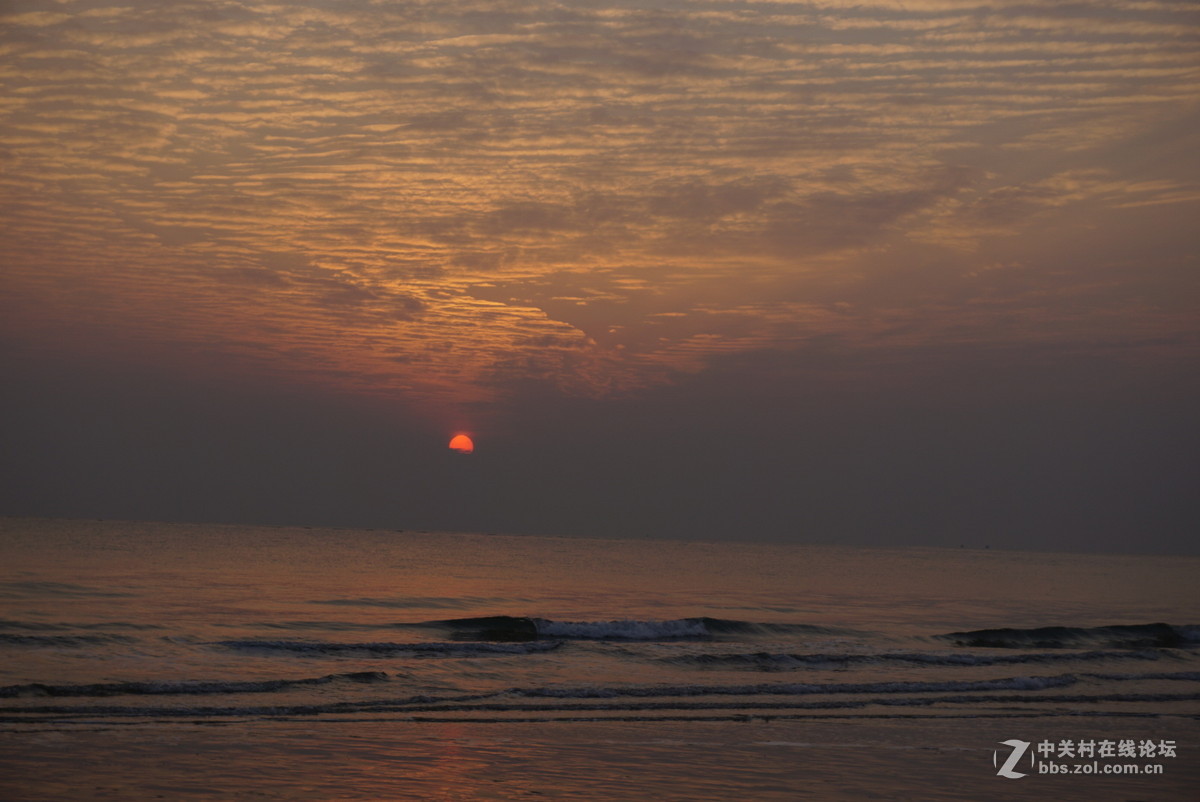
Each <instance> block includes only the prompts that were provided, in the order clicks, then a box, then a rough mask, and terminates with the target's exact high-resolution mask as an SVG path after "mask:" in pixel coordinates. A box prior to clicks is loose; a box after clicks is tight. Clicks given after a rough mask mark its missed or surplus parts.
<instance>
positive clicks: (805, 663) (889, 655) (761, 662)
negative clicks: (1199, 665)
mask: <svg viewBox="0 0 1200 802" xmlns="http://www.w3.org/2000/svg"><path fill="white" fill-rule="evenodd" d="M1164 655H1170V652H1164V651H1160V650H1149V649H1147V650H1141V651H1091V652H1051V653H1041V654H1039V653H1033V654H987V655H983V654H962V653H956V652H939V653H936V654H930V653H921V652H883V653H879V654H857V653H855V654H776V653H771V652H734V653H727V654H688V655H678V656H672V657H661V658H658V659H659V661H660V662H663V663H670V664H672V665H682V666H694V667H698V668H717V669H733V670H739V669H741V670H748V671H790V670H797V669H806V668H807V669H824V668H828V669H835V668H844V667H848V666H858V665H863V664H868V665H870V664H889V663H901V664H905V665H928V666H997V665H1020V664H1029V663H1033V664H1044V663H1061V662H1077V661H1078V662H1089V661H1099V660H1158V659H1160V658H1162V657H1163V656H1164Z"/></svg>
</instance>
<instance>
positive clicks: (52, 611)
mask: <svg viewBox="0 0 1200 802" xmlns="http://www.w3.org/2000/svg"><path fill="white" fill-rule="evenodd" d="M2 534H3V537H2V538H0V543H2V544H3V546H2V549H3V557H4V558H5V559H4V560H3V565H4V566H5V568H4V569H3V575H2V576H0V601H2V602H3V607H2V608H0V610H2V612H0V648H2V649H3V656H4V658H5V659H4V661H3V663H2V667H0V743H2V744H3V748H2V749H0V797H3V798H4V799H12V800H49V799H64V798H70V799H106V798H108V799H153V798H166V799H228V798H263V799H522V798H548V799H555V798H564V799H565V798H571V799H630V800H633V799H646V798H660V799H678V800H685V799H730V798H742V799H847V800H849V799H872V798H875V799H978V798H989V799H1009V798H1011V799H1044V798H1055V799H1067V800H1070V799H1080V800H1083V799H1088V800H1104V799H1113V800H1130V799H1154V800H1171V799H1187V798H1190V795H1191V793H1192V791H1193V790H1194V788H1195V786H1196V781H1197V779H1198V776H1197V775H1198V768H1200V762H1198V761H1197V759H1196V755H1197V749H1198V748H1200V724H1198V721H1200V673H1198V669H1200V655H1198V654H1197V651H1196V645H1195V644H1196V632H1197V629H1196V627H1195V622H1196V621H1200V615H1198V614H1197V610H1196V599H1195V595H1196V594H1195V592H1194V587H1193V583H1191V582H1190V577H1192V576H1194V575H1195V570H1196V568H1197V564H1196V563H1197V562H1198V561H1197V560H1196V558H1170V557H1148V556H1136V557H1134V556H1122V555H1063V554H1039V553H1033V552H1003V551H999V550H996V551H992V550H970V549H961V550H960V549H856V548H842V547H831V546H770V545H762V544H753V543H741V544H737V543H719V544H718V543H685V542H678V541H644V542H643V541H628V540H627V541H619V540H594V539H571V538H539V537H515V536H501V535H487V534H471V533H429V532H427V533H420V532H396V531H381V530H377V531H366V530H321V529H305V528H286V527H239V526H233V525H223V526H211V525H181V524H174V525H172V524H151V523H128V522H115V521H103V522H101V521H50V520H35V519H8V520H5V521H4V523H3V530H2ZM1005 742H1017V743H1025V744H1027V746H1026V747H1025V748H1023V749H1022V750H1021V754H1020V755H1018V756H1017V759H1015V760H1014V762H1013V763H1012V764H1011V766H1008V765H1006V764H1007V761H1008V758H1009V757H1010V756H1011V755H1012V753H1013V751H1014V748H1015V747H1014V746H1013V745H1012V744H1011V743H1009V744H1006V743H1005ZM1064 742H1067V747H1068V751H1069V752H1070V754H1069V755H1067V754H1060V752H1062V751H1063V749H1064ZM1088 744H1091V745H1090V746H1088ZM1105 744H1109V746H1107V747H1105ZM1130 744H1131V746H1130ZM1146 744H1149V745H1150V751H1149V752H1147V749H1146V747H1145V746H1144V745H1146ZM1129 749H1132V750H1133V756H1132V757H1129V756H1127V755H1125V752H1126V751H1127V750H1129ZM1089 751H1090V755H1089V754H1088V752H1089ZM1106 751H1107V752H1111V754H1107V753H1106ZM1050 766H1053V767H1054V768H1052V769H1051V768H1049V767H1050ZM1060 767H1061V768H1060ZM1076 767H1078V768H1076ZM1006 768H1007V773H1005V774H1002V773H1001V772H1002V771H1004V770H1005V769H1006ZM1135 772H1136V773H1135ZM1014 774H1015V775H1017V776H1011V775H1014Z"/></svg>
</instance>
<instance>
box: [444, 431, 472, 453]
mask: <svg viewBox="0 0 1200 802" xmlns="http://www.w3.org/2000/svg"><path fill="white" fill-rule="evenodd" d="M450 448H452V449H454V450H455V451H457V452H458V453H460V454H470V453H471V452H472V451H474V450H475V443H474V442H473V441H472V440H471V438H470V437H467V436H466V435H465V434H456V435H454V437H452V438H451V439H450Z"/></svg>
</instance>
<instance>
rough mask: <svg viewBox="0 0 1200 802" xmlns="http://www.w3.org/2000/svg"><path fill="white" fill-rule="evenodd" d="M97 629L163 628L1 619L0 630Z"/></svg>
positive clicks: (115, 623) (122, 623)
mask: <svg viewBox="0 0 1200 802" xmlns="http://www.w3.org/2000/svg"><path fill="white" fill-rule="evenodd" d="M97 629H98V630H108V629H125V630H128V629H132V630H148V629H162V627H161V626H159V625H158V624H134V623H131V622H129V621H100V622H96V623H91V624H65V623H58V624H50V623H46V622H42V621H14V620H12V619H9V618H0V630H17V631H21V632H73V631H76V630H97Z"/></svg>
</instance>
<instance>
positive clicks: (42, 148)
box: [0, 0, 1200, 405]
mask: <svg viewBox="0 0 1200 802" xmlns="http://www.w3.org/2000/svg"><path fill="white" fill-rule="evenodd" d="M4 9H5V10H4V11H3V12H2V14H3V16H2V17H0V53H3V58H2V59H0V78H2V82H3V83H2V85H3V93H2V94H0V188H2V189H0V192H2V197H3V199H2V201H0V202H2V208H0V212H2V215H0V216H2V218H3V219H2V220H0V236H2V237H3V242H4V251H5V265H4V267H3V276H2V280H3V285H4V299H5V300H4V310H5V317H6V319H7V322H6V323H5V324H4V331H5V333H6V336H7V337H9V338H13V339H16V340H18V341H20V342H25V343H35V344H37V347H45V348H70V347H75V346H77V344H78V343H80V342H85V341H86V342H89V343H92V344H95V343H97V342H102V341H106V340H110V341H111V342H112V343H113V344H114V347H119V348H121V349H134V350H136V349H138V348H140V347H143V346H144V345H145V344H148V343H155V344H160V343H166V344H167V345H168V346H169V347H171V348H176V349H178V350H177V353H179V354H185V355H187V354H191V355H195V354H201V353H207V354H210V355H217V356H218V357H219V358H221V359H224V358H228V360H229V361H230V362H231V363H234V362H236V363H237V364H240V365H242V366H243V367H244V368H245V369H248V370H254V371H266V372H268V373H278V374H279V375H287V376H291V377H298V378H301V379H303V380H305V381H312V382H316V383H326V384H339V385H342V386H349V387H351V388H353V389H354V390H355V391H356V392H363V393H369V394H376V395H381V396H385V397H397V398H399V397H406V398H411V399H416V400H419V401H425V402H429V403H432V404H435V405H456V404H458V405H463V404H471V403H486V402H489V401H494V400H497V399H499V398H501V397H502V396H503V393H504V392H505V388H506V387H510V386H512V384H513V383H514V382H523V381H534V382H548V383H551V384H554V385H556V386H557V387H558V388H559V389H560V390H561V391H563V392H567V393H571V394H582V395H593V396H605V395H611V394H626V393H631V392H637V391H638V390H639V389H641V388H646V387H650V386H653V385H656V384H661V383H667V382H671V381H673V380H674V378H675V377H677V376H679V375H681V374H686V373H693V372H696V371H702V370H704V369H705V367H706V365H707V364H709V362H710V361H711V360H712V359H714V358H717V357H720V356H725V355H729V354H736V353H741V352H747V353H748V352H763V351H776V352H778V353H780V354H781V355H786V354H787V353H789V352H790V351H793V350H795V349H800V348H804V347H805V345H806V343H812V342H821V343H827V342H829V341H830V339H834V340H837V341H838V342H841V343H843V344H844V345H845V346H846V347H847V348H852V349H859V350H861V351H864V352H868V351H869V352H878V353H879V354H881V355H882V354H890V353H895V352H898V351H903V350H905V349H914V348H916V349H919V348H921V347H926V346H928V347H945V346H948V345H955V344H960V345H965V344H972V343H990V344H996V345H1013V344H1021V343H1029V342H1036V343H1040V344H1043V345H1061V346H1063V347H1071V348H1082V347H1086V346H1087V344H1089V343H1093V342H1096V341H1097V340H1098V338H1099V339H1101V340H1103V341H1104V342H1107V343H1111V342H1121V343H1123V344H1125V345H1126V346H1127V349H1126V350H1127V351H1128V352H1129V353H1130V354H1137V353H1138V351H1139V348H1140V347H1141V345H1139V344H1142V345H1144V347H1145V348H1146V349H1153V350H1155V351H1156V352H1159V351H1162V350H1163V345H1162V343H1164V342H1169V343H1170V344H1171V345H1170V349H1169V350H1171V351H1172V353H1175V354H1177V355H1179V354H1184V355H1188V356H1190V357H1194V356H1195V338H1194V337H1190V336H1189V335H1190V332H1193V331H1194V318H1193V317H1192V314H1193V313H1194V311H1195V310H1194V301H1195V296H1194V294H1193V293H1194V289H1195V285H1194V282H1190V281H1189V280H1188V279H1187V277H1186V276H1187V271H1186V270H1185V267H1186V265H1187V264H1188V263H1189V260H1194V253H1195V245H1196V242H1195V236H1194V234H1191V233H1190V232H1191V231H1192V230H1194V219H1195V216H1196V212H1197V203H1198V201H1200V183H1198V181H1197V174H1196V166H1197V164H1196V163H1197V159H1196V155H1195V154H1196V153H1197V152H1198V151H1197V141H1196V133H1195V132H1196V130H1197V129H1198V126H1197V122H1198V121H1197V119H1196V108H1197V101H1198V99H1200V98H1198V96H1200V89H1198V87H1200V83H1198V82H1197V80H1196V77H1197V72H1198V71H1200V56H1198V53H1200V49H1198V48H1197V39H1198V34H1200V24H1198V23H1200V18H1198V14H1197V12H1196V10H1195V7H1194V5H1193V4H1191V3H1184V2H1168V1H1167V0H1163V1H1162V2H1149V1H1146V2H1140V1H1138V0H1129V2H1101V1H1099V0H1097V2H1089V3H1074V4H1070V5H1062V4H1058V3H1039V2H1019V3H1018V2H999V1H998V0H989V1H988V2H977V3H976V2H959V1H958V0H955V1H954V2H949V0H947V1H945V2H942V1H940V0H929V1H928V2H918V1H916V0H913V1H911V2H905V3H883V2H879V3H842V2H807V3H793V2H734V1H732V0H729V1H725V2H723V1H721V0H698V1H697V2H688V3H682V2H651V3H646V2H639V3H623V2H614V1H613V0H603V1H601V0H597V1H596V2H572V3H556V2H521V1H514V2H466V1H464V2H457V1H455V0H450V1H449V2H437V3H427V2H391V1H390V0H378V1H377V2H376V1H372V0H349V1H348V2H338V3H323V2H318V0H303V1H302V2H283V1H280V2H265V1H264V2H252V1H251V0H241V1H234V0H229V1H228V2H163V3H153V4H151V3H133V4H112V5H110V4H108V3H105V2H99V1H97V0H61V1H60V2H49V1H45V2H20V1H19V0H18V1H17V2H11V3H8V4H6V6H5V7H4ZM1189 249H1190V250H1189ZM1191 264H1192V266H1193V267H1194V261H1192V262H1191ZM185 358H191V357H185ZM881 358H883V357H881ZM1135 358H1136V357H1135Z"/></svg>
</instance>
